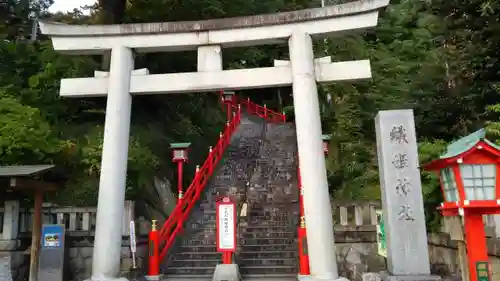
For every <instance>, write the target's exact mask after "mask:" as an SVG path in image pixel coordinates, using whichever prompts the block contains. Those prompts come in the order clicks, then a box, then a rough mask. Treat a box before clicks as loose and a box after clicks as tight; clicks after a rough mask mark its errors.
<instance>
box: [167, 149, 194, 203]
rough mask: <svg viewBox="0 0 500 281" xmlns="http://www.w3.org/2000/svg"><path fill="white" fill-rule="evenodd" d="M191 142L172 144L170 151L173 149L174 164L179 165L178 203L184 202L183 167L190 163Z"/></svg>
mask: <svg viewBox="0 0 500 281" xmlns="http://www.w3.org/2000/svg"><path fill="white" fill-rule="evenodd" d="M190 145H191V143H190V142H184V143H171V144H170V149H172V162H174V163H177V192H178V193H179V197H178V200H177V203H180V202H181V201H182V197H183V192H184V190H183V188H182V175H183V172H182V170H183V165H184V163H187V161H188V151H189V146H190Z"/></svg>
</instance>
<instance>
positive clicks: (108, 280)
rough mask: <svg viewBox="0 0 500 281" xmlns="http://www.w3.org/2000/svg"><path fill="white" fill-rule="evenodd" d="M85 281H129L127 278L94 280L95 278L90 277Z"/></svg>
mask: <svg viewBox="0 0 500 281" xmlns="http://www.w3.org/2000/svg"><path fill="white" fill-rule="evenodd" d="M85 281H129V280H128V279H127V278H123V277H120V278H105V277H103V278H96V277H90V279H88V280H85Z"/></svg>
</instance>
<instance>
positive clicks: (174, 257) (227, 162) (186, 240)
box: [162, 116, 265, 279]
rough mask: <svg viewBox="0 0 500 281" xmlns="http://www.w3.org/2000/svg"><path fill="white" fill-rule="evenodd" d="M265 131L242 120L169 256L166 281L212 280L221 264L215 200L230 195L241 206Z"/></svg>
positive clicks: (261, 124)
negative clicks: (185, 280)
mask: <svg viewBox="0 0 500 281" xmlns="http://www.w3.org/2000/svg"><path fill="white" fill-rule="evenodd" d="M264 130H265V123H264V122H263V121H261V120H259V119H258V118H254V117H249V116H242V119H241V124H240V125H239V127H238V129H237V130H236V132H235V133H234V135H233V137H232V139H231V144H230V145H229V146H228V148H227V151H226V153H225V155H224V157H223V159H222V160H221V163H220V164H219V167H217V171H216V172H215V174H214V177H213V178H212V180H210V182H209V183H208V185H207V186H206V188H205V190H206V192H205V194H204V196H203V198H202V200H201V204H199V206H198V207H197V208H196V209H194V210H193V212H192V215H191V217H190V219H189V221H188V223H187V226H186V229H185V231H184V232H183V233H182V234H181V235H180V239H177V241H176V245H175V246H174V247H172V250H171V252H170V253H169V254H168V260H167V262H166V263H164V267H163V268H162V273H163V274H164V276H165V277H166V278H167V279H170V278H169V277H175V278H176V279H178V278H183V277H186V278H201V279H211V278H212V275H213V272H214V269H215V266H216V265H217V264H219V263H221V257H222V255H221V253H218V252H217V249H216V246H215V245H216V241H215V239H216V232H215V205H216V200H217V199H218V198H219V197H220V196H223V195H229V196H233V197H234V198H235V199H236V202H237V203H238V204H239V205H240V203H241V201H242V198H243V196H244V193H245V189H246V184H247V182H248V179H249V178H250V177H251V174H252V173H253V171H254V170H255V168H256V165H257V160H258V158H259V153H260V147H261V143H262V139H263V137H264Z"/></svg>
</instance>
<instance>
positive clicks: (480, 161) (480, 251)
mask: <svg viewBox="0 0 500 281" xmlns="http://www.w3.org/2000/svg"><path fill="white" fill-rule="evenodd" d="M499 161H500V147H498V146H497V145H495V144H493V143H492V142H490V141H488V140H487V139H485V132H484V130H479V131H477V132H475V133H473V134H471V135H469V136H467V137H464V138H462V139H460V140H458V141H456V142H454V143H452V144H450V145H449V146H448V148H447V152H446V154H444V155H442V156H441V157H440V159H438V160H435V161H433V162H431V163H429V164H427V165H425V166H424V169H426V170H433V171H436V172H437V173H438V174H439V178H440V182H441V191H442V193H443V197H444V199H445V202H443V203H441V207H440V209H441V211H442V213H443V216H462V217H463V219H464V226H465V227H464V234H465V242H466V244H467V256H468V264H469V274H470V280H471V281H483V280H491V279H490V278H491V276H490V273H489V270H488V269H489V263H488V252H487V247H486V233H485V231H484V223H483V215H491V214H500V177H499V176H500V166H499Z"/></svg>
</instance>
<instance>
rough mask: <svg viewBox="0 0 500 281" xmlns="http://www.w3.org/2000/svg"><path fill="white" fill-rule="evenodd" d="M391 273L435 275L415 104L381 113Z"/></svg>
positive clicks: (419, 278) (392, 276) (402, 277)
mask: <svg viewBox="0 0 500 281" xmlns="http://www.w3.org/2000/svg"><path fill="white" fill-rule="evenodd" d="M375 123H376V133H377V154H378V165H379V174H380V188H381V191H382V208H383V216H384V223H385V233H386V245H387V267H388V274H386V275H385V276H384V275H383V276H382V280H394V281H396V280H397V281H424V280H425V281H430V280H440V277H438V276H431V274H430V262H429V252H428V244H427V243H428V242H427V231H426V226H425V215H424V204H423V199H422V186H421V182H420V170H419V160H418V147H417V137H416V133H415V122H414V118H413V110H388V111H379V113H378V114H377V117H376V119H375Z"/></svg>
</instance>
